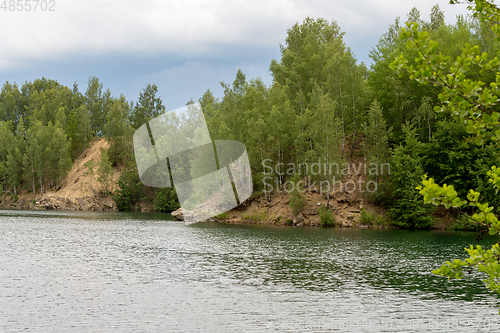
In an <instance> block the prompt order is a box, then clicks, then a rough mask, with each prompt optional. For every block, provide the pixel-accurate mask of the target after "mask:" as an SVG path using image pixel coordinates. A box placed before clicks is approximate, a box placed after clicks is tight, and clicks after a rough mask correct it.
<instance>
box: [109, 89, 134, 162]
mask: <svg viewBox="0 0 500 333" xmlns="http://www.w3.org/2000/svg"><path fill="white" fill-rule="evenodd" d="M129 109H130V105H129V104H128V103H127V102H126V101H125V98H124V97H123V96H121V97H120V99H118V100H117V101H115V102H114V103H113V104H112V106H111V109H110V110H109V112H108V114H107V115H106V120H107V121H106V124H105V125H104V135H105V137H106V139H107V140H108V142H109V144H110V146H109V150H108V154H109V160H110V162H111V165H117V164H121V163H123V162H124V160H125V155H126V154H127V152H129V151H130V146H129V143H130V142H131V136H132V128H131V126H130V124H129V122H128V120H127V116H128V114H129Z"/></svg>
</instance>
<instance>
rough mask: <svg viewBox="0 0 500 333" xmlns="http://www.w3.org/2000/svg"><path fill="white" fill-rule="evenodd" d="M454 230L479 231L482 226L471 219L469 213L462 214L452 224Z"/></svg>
mask: <svg viewBox="0 0 500 333" xmlns="http://www.w3.org/2000/svg"><path fill="white" fill-rule="evenodd" d="M451 229H452V230H467V231H479V230H480V229H481V227H480V226H479V225H478V224H477V223H474V222H471V221H470V220H469V217H468V216H467V215H460V216H458V217H457V218H456V219H455V222H454V223H453V225H452V226H451Z"/></svg>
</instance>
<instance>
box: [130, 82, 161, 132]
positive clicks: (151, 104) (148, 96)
mask: <svg viewBox="0 0 500 333" xmlns="http://www.w3.org/2000/svg"><path fill="white" fill-rule="evenodd" d="M157 93H158V87H157V86H156V84H149V83H148V85H147V86H146V88H144V90H143V91H141V92H140V94H139V102H138V103H137V104H136V105H135V107H134V108H133V110H132V112H131V114H130V122H131V124H132V127H133V128H135V129H137V128H139V127H140V126H142V124H144V123H145V122H147V121H150V120H151V119H153V118H155V117H158V116H159V115H160V114H162V113H164V112H165V107H164V106H163V105H162V101H161V99H160V98H159V97H156V94H157Z"/></svg>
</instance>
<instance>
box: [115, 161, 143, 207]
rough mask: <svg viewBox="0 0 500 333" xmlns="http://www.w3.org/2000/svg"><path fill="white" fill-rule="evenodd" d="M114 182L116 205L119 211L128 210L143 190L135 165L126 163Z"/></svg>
mask: <svg viewBox="0 0 500 333" xmlns="http://www.w3.org/2000/svg"><path fill="white" fill-rule="evenodd" d="M116 183H117V187H116V191H115V195H114V196H113V200H114V201H115V202H116V207H117V208H118V210H119V211H122V212H130V211H131V210H132V207H134V206H135V204H136V203H137V201H138V200H139V198H140V197H141V196H142V195H143V192H144V186H143V185H142V183H141V181H140V179H139V175H138V173H137V171H136V169H135V167H132V165H131V164H128V165H127V166H126V167H125V169H124V170H123V172H122V173H121V174H120V178H118V180H117V182H116Z"/></svg>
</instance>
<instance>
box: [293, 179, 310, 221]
mask: <svg viewBox="0 0 500 333" xmlns="http://www.w3.org/2000/svg"><path fill="white" fill-rule="evenodd" d="M299 180H300V177H299V176H298V175H295V177H294V178H293V183H292V184H293V190H292V191H290V192H289V197H290V202H289V206H290V208H291V209H292V211H293V213H294V214H295V215H297V214H298V213H300V212H301V211H302V208H304V207H305V206H306V205H307V201H306V199H305V197H304V194H303V193H302V191H303V189H299V188H298V187H299V186H300V185H299V184H300V182H299Z"/></svg>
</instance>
